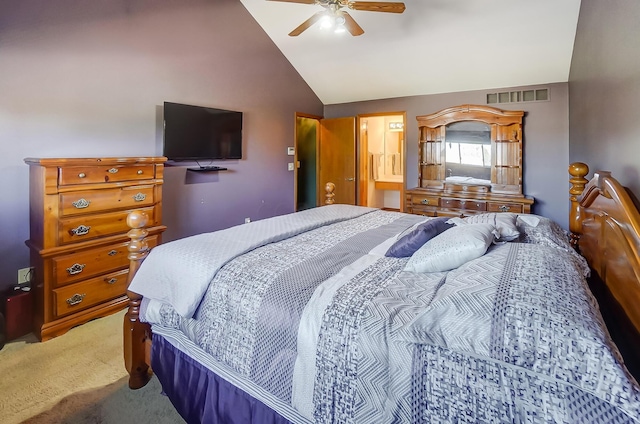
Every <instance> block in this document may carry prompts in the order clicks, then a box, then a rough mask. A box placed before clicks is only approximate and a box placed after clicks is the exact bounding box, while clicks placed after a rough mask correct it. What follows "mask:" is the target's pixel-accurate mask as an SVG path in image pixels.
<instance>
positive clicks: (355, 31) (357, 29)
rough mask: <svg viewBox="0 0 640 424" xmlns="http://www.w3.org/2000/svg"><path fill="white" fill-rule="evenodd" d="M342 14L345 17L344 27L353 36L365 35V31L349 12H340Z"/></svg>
mask: <svg viewBox="0 0 640 424" xmlns="http://www.w3.org/2000/svg"><path fill="white" fill-rule="evenodd" d="M340 14H341V15H342V16H343V17H344V27H345V28H346V29H347V31H349V32H350V33H351V35H353V36H358V35H362V34H364V30H363V29H362V27H361V26H360V25H358V23H357V22H356V21H355V20H354V19H353V18H352V17H351V15H349V14H348V13H347V12H340Z"/></svg>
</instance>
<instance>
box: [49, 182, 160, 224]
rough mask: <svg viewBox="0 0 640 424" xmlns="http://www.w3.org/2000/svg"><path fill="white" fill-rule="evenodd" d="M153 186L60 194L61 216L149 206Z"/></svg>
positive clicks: (152, 202) (151, 201)
mask: <svg viewBox="0 0 640 424" xmlns="http://www.w3.org/2000/svg"><path fill="white" fill-rule="evenodd" d="M154 200H155V199H154V186H152V185H149V186H133V187H116V188H108V189H104V190H86V191H75V192H68V193H62V194H60V208H61V209H62V210H61V213H62V216H69V215H77V214H83V213H92V212H102V211H106V210H112V209H123V208H132V207H140V206H149V205H153V204H154V203H155V201H154Z"/></svg>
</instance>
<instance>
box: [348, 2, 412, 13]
mask: <svg viewBox="0 0 640 424" xmlns="http://www.w3.org/2000/svg"><path fill="white" fill-rule="evenodd" d="M349 7H350V8H351V9H353V10H366V11H369V12H389V13H402V12H404V9H405V6H404V3H398V2H391V1H354V2H350V3H349Z"/></svg>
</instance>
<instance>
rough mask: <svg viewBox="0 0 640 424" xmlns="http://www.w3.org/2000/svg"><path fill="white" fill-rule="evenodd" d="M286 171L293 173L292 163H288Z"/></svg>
mask: <svg viewBox="0 0 640 424" xmlns="http://www.w3.org/2000/svg"><path fill="white" fill-rule="evenodd" d="M287 169H288V170H289V171H293V162H289V163H288V164H287Z"/></svg>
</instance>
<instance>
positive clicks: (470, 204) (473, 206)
mask: <svg viewBox="0 0 640 424" xmlns="http://www.w3.org/2000/svg"><path fill="white" fill-rule="evenodd" d="M440 206H441V207H443V208H447V209H464V210H472V211H486V210H487V203H486V202H478V201H477V200H460V199H442V203H441V204H440Z"/></svg>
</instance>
